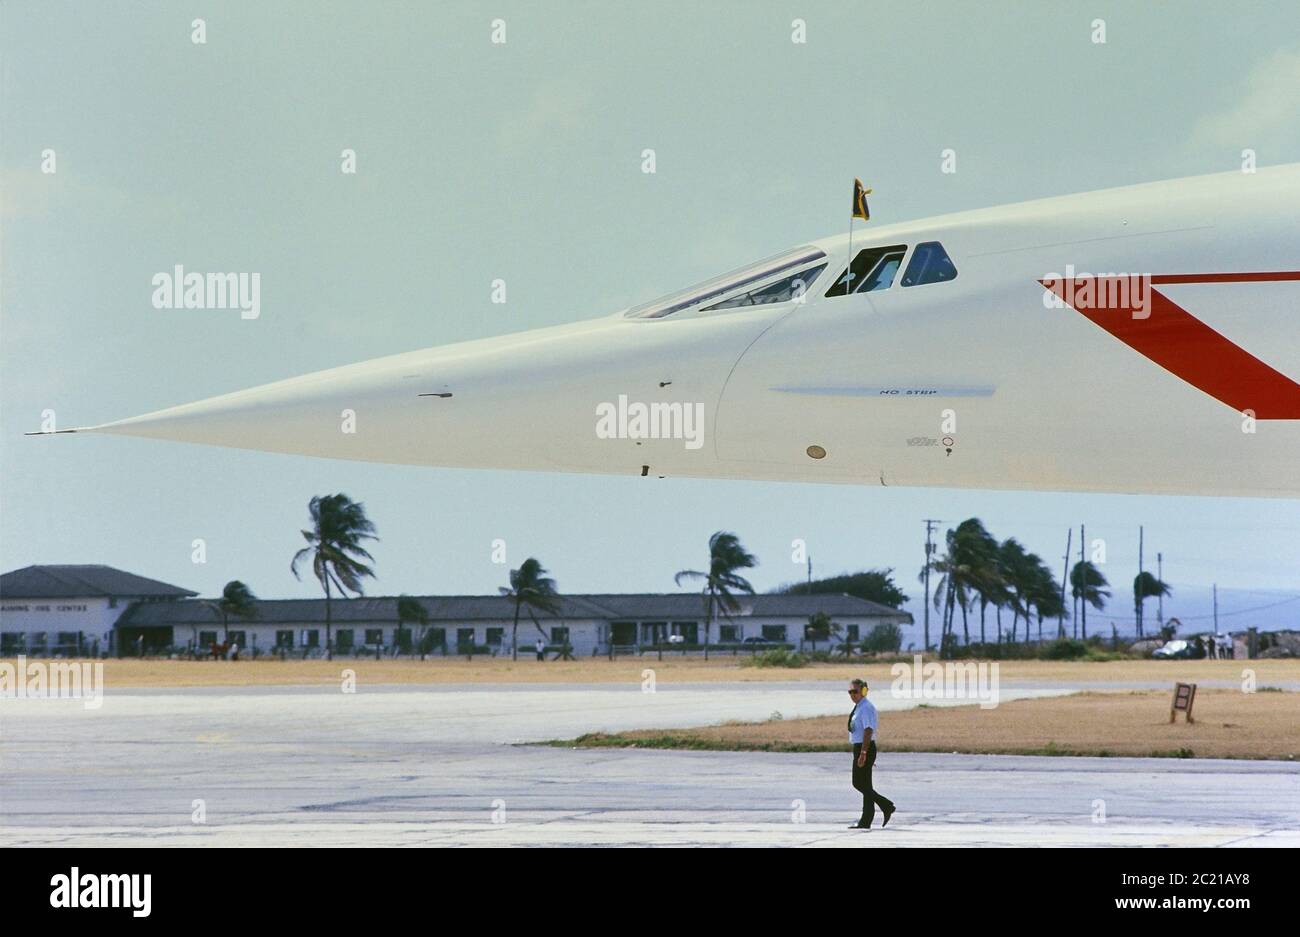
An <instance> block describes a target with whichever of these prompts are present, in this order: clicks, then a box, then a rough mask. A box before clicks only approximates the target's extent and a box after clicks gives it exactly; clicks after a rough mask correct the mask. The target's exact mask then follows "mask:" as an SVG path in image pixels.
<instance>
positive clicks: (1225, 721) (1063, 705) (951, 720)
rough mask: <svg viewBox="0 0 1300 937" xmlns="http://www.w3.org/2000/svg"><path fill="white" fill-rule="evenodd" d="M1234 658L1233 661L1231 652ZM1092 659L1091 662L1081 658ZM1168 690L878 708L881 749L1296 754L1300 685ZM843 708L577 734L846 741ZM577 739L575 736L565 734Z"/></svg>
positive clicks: (687, 744) (631, 740) (646, 741)
mask: <svg viewBox="0 0 1300 937" xmlns="http://www.w3.org/2000/svg"><path fill="white" fill-rule="evenodd" d="M1227 663H1231V662H1227ZM1085 666H1086V665H1085ZM1171 695H1172V694H1171V693H1169V692H1154V691H1142V692H1127V693H1126V692H1107V693H1079V694H1076V695H1074V696H1063V697H1048V698H1040V699H1029V700H1016V701H1013V702H1009V703H1003V704H1002V705H1000V706H998V707H997V708H995V709H980V708H979V707H978V706H952V707H935V708H928V707H927V708H924V709H911V710H906V711H902V712H889V713H882V714H881V727H880V728H881V733H882V735H881V738H882V739H883V745H882V747H883V749H884V750H885V751H922V752H964V753H973V754H1006V755H1045V754H1053V755H1102V756H1105V755H1119V756H1131V757H1146V756H1162V757H1183V758H1191V757H1195V758H1271V759H1286V760H1294V759H1296V758H1300V693H1294V692H1263V693H1251V694H1247V693H1241V692H1238V691H1236V690H1198V691H1197V694H1196V702H1195V706H1194V708H1193V712H1192V715H1193V718H1195V719H1196V722H1195V723H1193V724H1191V725H1188V724H1187V723H1186V722H1185V721H1184V719H1183V716H1182V714H1181V713H1180V714H1179V716H1178V721H1177V722H1175V723H1174V724H1173V725H1170V724H1169V701H1170V697H1171ZM845 739H846V734H845V731H844V717H843V716H825V717H822V718H818V719H791V720H786V721H775V722H763V723H745V724H732V725H721V726H709V727H705V728H698V729H674V730H672V731H671V732H666V731H663V730H654V729H651V730H645V731H638V732H625V733H621V734H620V735H617V736H603V735H595V736H584V737H583V738H582V739H580V740H579V744H582V745H592V746H607V745H613V746H633V745H635V746H638V747H647V748H697V749H721V750H736V751H847V750H848V747H849V746H848V744H847V742H846V741H845ZM569 744H572V743H569Z"/></svg>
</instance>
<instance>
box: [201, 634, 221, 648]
mask: <svg viewBox="0 0 1300 937" xmlns="http://www.w3.org/2000/svg"><path fill="white" fill-rule="evenodd" d="M216 643H217V633H216V632H215V631H200V632H199V647H210V646H212V645H213V644H216Z"/></svg>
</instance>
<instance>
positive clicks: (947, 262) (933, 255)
mask: <svg viewBox="0 0 1300 937" xmlns="http://www.w3.org/2000/svg"><path fill="white" fill-rule="evenodd" d="M956 277H957V268H956V267H954V266H953V263H952V259H951V258H950V257H949V256H948V252H947V251H945V250H944V249H943V245H942V244H940V243H939V242H938V241H925V242H924V243H922V244H918V245H916V251H915V252H914V253H913V254H912V259H911V261H909V262H908V264H907V272H906V273H904V274H903V286H923V285H925V284H926V283H944V282H946V281H948V280H952V279H955V278H956Z"/></svg>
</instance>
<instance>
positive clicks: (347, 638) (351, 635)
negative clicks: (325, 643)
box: [334, 628, 356, 651]
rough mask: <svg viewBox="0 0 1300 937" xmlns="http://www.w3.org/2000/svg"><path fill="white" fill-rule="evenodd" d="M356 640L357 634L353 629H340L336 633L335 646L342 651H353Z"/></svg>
mask: <svg viewBox="0 0 1300 937" xmlns="http://www.w3.org/2000/svg"><path fill="white" fill-rule="evenodd" d="M355 640H356V632H355V631H353V630H352V629H351V628H340V629H339V630H338V631H336V632H334V644H335V645H336V646H337V647H338V649H339V650H340V651H350V650H352V645H353V642H354V641H355Z"/></svg>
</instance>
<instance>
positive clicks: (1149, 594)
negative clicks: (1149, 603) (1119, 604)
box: [1133, 570, 1169, 638]
mask: <svg viewBox="0 0 1300 937" xmlns="http://www.w3.org/2000/svg"><path fill="white" fill-rule="evenodd" d="M1168 594H1169V586H1168V585H1167V584H1165V583H1163V582H1161V581H1160V580H1159V579H1157V578H1156V577H1155V576H1153V575H1151V574H1150V573H1148V572H1146V571H1145V570H1143V571H1142V572H1140V573H1138V574H1137V575H1136V576H1134V577H1133V610H1134V612H1135V613H1136V614H1137V633H1138V637H1139V638H1140V637H1142V606H1143V603H1144V602H1146V600H1147V599H1154V598H1155V597H1156V596H1161V595H1168Z"/></svg>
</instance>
